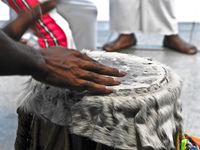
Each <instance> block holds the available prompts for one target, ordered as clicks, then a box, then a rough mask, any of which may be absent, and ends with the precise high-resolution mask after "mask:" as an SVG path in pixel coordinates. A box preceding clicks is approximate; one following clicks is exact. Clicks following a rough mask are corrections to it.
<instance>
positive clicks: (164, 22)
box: [110, 0, 178, 35]
mask: <svg viewBox="0 0 200 150" xmlns="http://www.w3.org/2000/svg"><path fill="white" fill-rule="evenodd" d="M110 29H111V30H112V31H113V32H118V33H121V34H130V33H135V32H137V31H141V32H143V33H156V34H163V35H172V34H178V23H177V20H176V17H175V1H174V0H110Z"/></svg>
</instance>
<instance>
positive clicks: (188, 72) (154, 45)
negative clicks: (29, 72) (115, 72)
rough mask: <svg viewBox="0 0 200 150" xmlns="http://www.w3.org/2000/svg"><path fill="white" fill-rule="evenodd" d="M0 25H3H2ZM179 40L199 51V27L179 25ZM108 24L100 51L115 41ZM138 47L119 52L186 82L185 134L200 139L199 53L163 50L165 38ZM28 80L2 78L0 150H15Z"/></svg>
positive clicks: (142, 39) (102, 26) (142, 38)
mask: <svg viewBox="0 0 200 150" xmlns="http://www.w3.org/2000/svg"><path fill="white" fill-rule="evenodd" d="M0 24H1V22H0ZM179 30H180V36H181V37H182V38H183V39H185V40H186V41H188V42H191V43H192V44H195V45H196V46H197V47H198V49H200V24H199V23H195V24H192V23H180V24H179ZM109 36H110V38H109ZM116 36H117V35H116V34H111V32H110V31H109V24H108V22H99V23H98V49H101V47H102V45H103V44H104V43H106V42H107V41H109V40H112V39H114V38H115V37H116ZM136 36H137V38H138V45H137V46H135V47H130V48H127V49H124V50H121V51H119V52H120V53H129V54H134V55H138V56H141V57H151V58H153V59H155V60H157V61H160V62H161V63H164V64H166V65H168V66H170V67H171V68H173V69H174V70H175V71H176V72H177V73H178V74H179V75H180V76H181V77H182V79H183V83H184V86H183V89H182V95H181V98H182V102H183V117H184V131H186V132H188V134H193V135H196V136H197V137H200V131H199V128H200V107H199V106H200V53H199V52H198V53H197V54H196V55H192V56H190V55H186V54H182V53H178V52H175V51H172V50H169V49H164V48H163V47H162V38H163V37H162V36H161V35H153V34H148V35H147V34H146V35H145V34H141V33H137V34H136ZM28 78H29V77H19V76H13V77H0V83H1V84H0V95H1V97H0V150H12V149H14V148H13V147H14V146H13V144H14V139H15V135H16V127H17V115H16V107H17V104H16V101H17V97H18V95H19V93H20V90H22V89H23V88H24V86H23V83H25V82H26V81H27V79H28Z"/></svg>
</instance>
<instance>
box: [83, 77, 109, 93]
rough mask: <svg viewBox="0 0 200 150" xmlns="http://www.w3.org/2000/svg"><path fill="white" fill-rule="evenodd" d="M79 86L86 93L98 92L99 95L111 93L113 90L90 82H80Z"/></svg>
mask: <svg viewBox="0 0 200 150" xmlns="http://www.w3.org/2000/svg"><path fill="white" fill-rule="evenodd" d="M81 85H82V88H83V89H86V90H88V91H93V92H100V93H111V92H113V88H111V87H108V86H104V85H99V84H96V83H93V82H90V81H84V80H81Z"/></svg>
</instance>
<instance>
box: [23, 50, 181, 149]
mask: <svg viewBox="0 0 200 150" xmlns="http://www.w3.org/2000/svg"><path fill="white" fill-rule="evenodd" d="M84 52H85V53H86V54H87V55H88V56H89V57H92V58H93V59H95V60H97V61H99V62H100V63H102V64H105V65H107V66H110V67H114V68H117V69H119V70H124V71H126V72H127V75H126V76H125V77H122V78H121V84H120V85H119V86H114V87H113V88H114V89H115V90H114V92H113V93H111V94H98V93H92V92H88V91H83V92H78V91H74V90H69V89H60V88H56V87H52V86H49V85H44V84H41V83H38V82H36V81H34V80H32V81H31V82H30V85H29V88H27V90H26V91H25V92H24V93H23V96H22V99H21V103H20V109H21V110H23V111H25V112H29V113H32V114H34V115H35V116H37V117H39V119H40V120H42V121H41V122H43V125H42V126H43V128H44V129H45V126H48V125H47V124H52V125H53V124H55V125H58V126H63V127H65V128H67V131H68V132H69V133H70V134H74V135H78V136H81V137H85V138H87V139H90V140H91V141H95V142H96V143H102V144H103V145H107V146H109V147H112V148H114V149H124V150H136V149H139V150H140V149H148V150H149V149H155V150H160V149H162V150H171V149H176V146H175V144H174V137H175V136H176V135H177V133H178V132H179V130H180V129H181V127H182V116H181V100H180V94H181V88H182V82H181V79H180V77H179V76H178V75H177V74H176V73H175V72H174V71H173V70H172V69H171V68H169V67H167V66H165V65H163V64H161V63H159V62H156V61H153V60H151V59H147V58H141V57H137V56H134V55H128V54H120V53H113V52H112V53H109V52H102V51H88V50H84ZM45 120H47V121H46V122H47V123H46V125H45ZM50 122H51V123H50ZM46 129H47V127H46ZM47 131H48V130H47ZM61 133H62V134H63V132H59V134H60V135H59V134H58V135H56V136H57V138H56V139H57V140H58V139H59V138H58V137H61ZM40 134H42V133H40ZM41 136H42V135H41ZM43 139H44V137H43ZM69 139H71V140H72V139H73V137H72V138H69ZM87 141H88V140H85V142H87ZM71 142H72V141H71ZM79 142H80V141H79ZM85 142H84V143H85ZM64 143H66V141H65V142H64ZM75 143H76V142H75ZM91 143H92V142H91ZM94 145H95V144H94ZM54 146H55V144H54ZM85 149H87V148H85ZM89 149H90V148H89ZM92 149H93V148H91V150H92ZM104 149H106V148H104ZM75 150H78V149H75Z"/></svg>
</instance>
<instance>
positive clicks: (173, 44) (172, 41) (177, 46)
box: [163, 35, 197, 55]
mask: <svg viewBox="0 0 200 150" xmlns="http://www.w3.org/2000/svg"><path fill="white" fill-rule="evenodd" d="M163 46H164V47H167V48H170V49H173V50H176V51H179V52H182V53H186V54H190V55H191V54H196V53H197V48H196V47H195V46H193V45H191V44H189V43H187V42H185V41H184V40H182V39H181V38H180V37H179V36H178V35H170V36H165V37H164V40H163Z"/></svg>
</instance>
